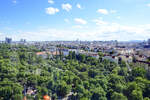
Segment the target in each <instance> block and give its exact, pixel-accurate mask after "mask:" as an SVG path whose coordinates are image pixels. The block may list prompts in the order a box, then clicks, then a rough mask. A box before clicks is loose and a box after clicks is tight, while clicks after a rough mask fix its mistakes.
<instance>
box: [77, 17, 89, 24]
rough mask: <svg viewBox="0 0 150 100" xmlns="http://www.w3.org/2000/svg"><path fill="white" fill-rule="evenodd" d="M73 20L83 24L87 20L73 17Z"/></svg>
mask: <svg viewBox="0 0 150 100" xmlns="http://www.w3.org/2000/svg"><path fill="white" fill-rule="evenodd" d="M74 21H75V22H76V23H78V24H83V25H85V24H87V21H86V20H84V19H81V18H75V19H74Z"/></svg>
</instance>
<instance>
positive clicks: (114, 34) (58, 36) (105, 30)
mask: <svg viewBox="0 0 150 100" xmlns="http://www.w3.org/2000/svg"><path fill="white" fill-rule="evenodd" d="M104 22H107V21H104ZM107 23H108V24H105V25H97V26H96V28H95V29H89V28H87V29H84V28H83V27H84V26H81V25H77V26H73V27H72V26H71V28H72V29H69V28H68V29H64V30H60V29H49V28H39V30H35V31H16V32H12V34H7V33H3V32H0V40H4V39H5V37H11V38H13V40H20V39H21V38H24V39H27V41H41V40H43V41H53V40H76V39H77V38H78V39H80V40H120V41H127V40H134V39H136V40H143V39H145V40H146V39H148V38H149V37H150V24H147V25H136V26H126V25H121V24H118V23H111V22H107ZM74 28H75V29H74Z"/></svg>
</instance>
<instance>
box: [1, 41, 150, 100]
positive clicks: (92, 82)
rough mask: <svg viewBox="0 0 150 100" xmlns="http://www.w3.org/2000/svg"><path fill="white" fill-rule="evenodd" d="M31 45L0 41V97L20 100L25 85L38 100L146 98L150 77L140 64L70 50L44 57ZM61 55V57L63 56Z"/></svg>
mask: <svg viewBox="0 0 150 100" xmlns="http://www.w3.org/2000/svg"><path fill="white" fill-rule="evenodd" d="M38 51H41V50H38V49H37V48H36V47H34V46H23V45H8V44H0V100H22V98H23V95H24V94H23V91H24V89H25V87H26V88H31V89H32V90H36V92H35V94H34V95H28V96H27V98H30V99H31V100H32V99H33V100H40V99H41V98H42V97H43V95H49V96H50V97H51V98H52V99H53V100H57V99H60V98H70V99H71V100H149V99H150V80H149V79H150V78H149V77H148V75H147V73H148V72H149V70H146V69H145V68H144V67H143V66H140V65H138V66H137V64H135V63H132V66H130V67H131V69H132V71H129V70H128V68H127V65H126V62H125V61H120V62H119V64H117V63H115V62H112V61H109V60H106V59H104V60H103V59H102V58H103V56H104V55H103V53H102V52H99V56H100V57H99V59H96V58H93V57H90V56H86V55H84V54H76V53H75V52H69V56H67V57H65V56H63V54H62V53H61V51H59V52H60V55H57V56H53V58H50V57H47V58H46V59H43V58H42V57H41V56H37V55H36V52H38ZM63 58H64V59H63Z"/></svg>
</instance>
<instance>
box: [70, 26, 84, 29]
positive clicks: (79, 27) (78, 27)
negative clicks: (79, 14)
mask: <svg viewBox="0 0 150 100" xmlns="http://www.w3.org/2000/svg"><path fill="white" fill-rule="evenodd" d="M72 28H75V29H82V28H83V26H81V25H75V26H72Z"/></svg>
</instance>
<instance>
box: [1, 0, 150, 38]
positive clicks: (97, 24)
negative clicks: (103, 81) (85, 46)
mask: <svg viewBox="0 0 150 100" xmlns="http://www.w3.org/2000/svg"><path fill="white" fill-rule="evenodd" d="M6 36H7V37H11V38H13V40H20V39H21V38H24V39H27V40H28V41H33V40H34V41H53V40H76V39H79V40H119V41H128V40H146V39H148V38H150V1H149V0H0V40H4V39H5V37H6Z"/></svg>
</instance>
